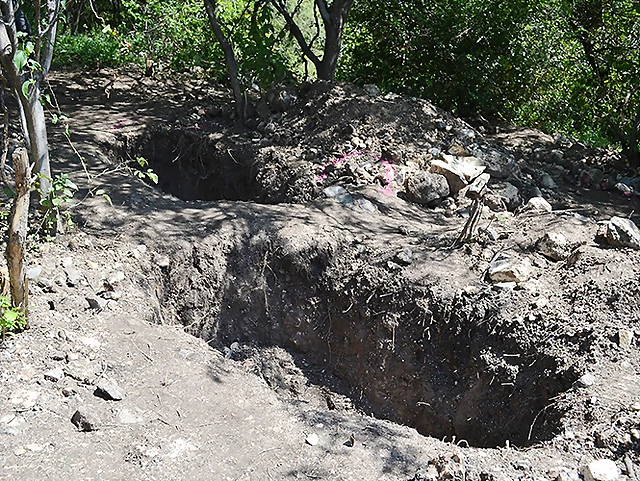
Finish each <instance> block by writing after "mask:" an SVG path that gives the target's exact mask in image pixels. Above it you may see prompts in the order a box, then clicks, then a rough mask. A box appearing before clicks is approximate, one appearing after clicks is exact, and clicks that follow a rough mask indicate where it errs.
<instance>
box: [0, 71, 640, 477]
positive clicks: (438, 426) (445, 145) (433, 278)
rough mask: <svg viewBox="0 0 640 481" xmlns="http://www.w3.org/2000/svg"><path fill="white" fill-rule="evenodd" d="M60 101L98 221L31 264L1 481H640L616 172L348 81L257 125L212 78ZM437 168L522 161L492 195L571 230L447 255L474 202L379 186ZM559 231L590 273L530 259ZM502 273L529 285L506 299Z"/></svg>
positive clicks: (524, 135) (506, 235)
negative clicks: (589, 477) (532, 206)
mask: <svg viewBox="0 0 640 481" xmlns="http://www.w3.org/2000/svg"><path fill="white" fill-rule="evenodd" d="M51 82H52V85H53V87H54V90H55V91H56V94H57V97H58V100H59V102H60V104H61V107H62V109H63V111H64V112H65V113H66V114H67V115H68V116H69V117H70V118H71V132H72V140H73V144H74V147H75V148H76V149H77V150H78V151H79V152H80V153H81V155H82V156H83V159H84V160H82V161H81V159H80V158H79V157H78V156H77V155H75V154H74V152H73V150H72V148H71V147H70V146H69V144H68V143H67V142H66V141H65V139H64V137H63V135H62V132H61V131H60V129H59V127H55V126H52V128H51V137H52V138H51V139H50V141H51V142H50V143H51V147H52V149H53V158H54V168H55V169H56V170H57V171H64V172H67V173H68V174H69V175H70V177H71V178H72V180H73V181H74V182H76V183H77V184H78V185H79V186H80V192H79V193H78V194H77V196H76V197H77V198H78V199H81V201H80V202H78V203H76V204H74V205H72V206H70V212H71V215H72V218H73V219H74V222H75V224H76V227H75V228H74V229H72V230H70V231H69V232H68V233H67V234H61V235H59V236H58V237H57V239H56V240H55V241H54V242H50V243H39V244H38V245H37V246H36V248H35V249H34V250H33V252H32V253H31V255H30V258H29V263H30V265H31V266H40V267H41V268H42V271H41V273H39V274H38V275H35V274H34V277H35V278H34V280H33V281H32V283H31V287H30V290H31V292H30V299H31V302H32V303H33V308H32V328H31V329H29V330H28V331H25V332H23V333H21V334H19V335H17V336H15V337H12V338H9V339H8V340H7V341H6V342H5V343H4V344H3V345H2V347H1V348H0V365H1V368H0V384H1V386H2V392H3V393H4V394H3V395H2V402H1V403H0V449H1V450H2V452H3V453H6V454H5V455H4V456H3V461H2V463H0V479H5V478H6V479H25V480H27V479H68V478H69V477H72V476H73V477H74V478H78V479H125V478H127V479H160V480H163V479H167V480H168V479H224V480H227V479H228V480H236V479H246V480H250V479H331V480H333V479H336V480H342V479H344V480H347V479H367V480H369V479H371V480H374V479H375V480H377V479H389V480H413V479H415V480H422V479H425V480H426V479H460V480H462V479H468V480H489V479H494V480H503V479H504V480H507V479H549V480H551V479H556V478H557V477H558V475H559V474H560V473H567V476H572V475H576V476H577V472H578V471H579V470H580V469H581V468H582V467H583V466H584V465H586V464H588V462H590V461H591V460H593V459H599V458H608V459H612V460H614V461H616V462H617V463H618V466H619V468H620V470H621V472H622V473H623V475H622V479H625V477H626V478H627V479H632V480H634V479H635V470H634V467H635V469H638V468H637V467H636V466H637V463H639V462H640V460H639V459H638V448H639V446H640V444H639V443H640V431H639V430H640V426H639V424H640V395H638V392H640V391H639V390H638V384H639V382H640V377H639V376H638V368H639V366H640V358H639V356H638V348H637V344H636V340H635V339H633V341H632V343H631V346H629V347H627V346H626V345H624V343H623V342H621V339H620V338H621V336H623V335H624V333H627V334H628V333H634V334H635V338H637V337H638V335H640V326H639V325H638V321H639V320H640V301H639V299H640V297H639V294H640V293H639V290H640V284H639V282H638V276H639V268H638V265H639V261H640V254H639V253H638V251H635V250H632V249H626V248H608V247H605V246H602V245H599V244H596V243H595V240H594V239H595V234H596V231H597V229H598V226H599V222H601V221H603V220H608V219H609V218H610V217H611V216H612V215H619V216H622V217H631V218H632V219H635V218H636V217H634V215H635V213H636V212H638V211H640V209H638V207H640V205H639V202H638V198H637V197H636V196H634V195H630V196H625V195H623V194H622V193H620V192H618V191H617V190H615V189H611V188H610V187H608V186H607V183H612V182H613V180H612V179H617V178H618V177H622V176H624V175H627V176H628V177H633V175H632V173H628V172H625V171H624V170H622V169H623V166H622V165H620V162H619V159H617V158H616V155H615V154H614V153H611V152H605V151H599V150H595V149H589V148H587V147H585V146H582V145H580V144H577V143H575V142H571V141H569V140H567V139H561V138H552V137H549V136H546V135H544V134H542V133H539V132H536V131H533V130H527V129H515V128H512V127H508V126H499V127H497V128H496V127H495V126H491V125H488V124H486V122H479V123H474V125H475V126H476V127H475V128H473V127H472V126H471V125H469V124H467V123H465V122H463V121H461V120H459V119H455V118H453V117H451V116H450V115H448V114H447V113H445V112H442V111H439V110H438V109H437V108H435V107H433V106H432V105H430V104H429V103H428V102H426V101H423V100H420V99H410V98H403V97H400V96H395V95H391V94H388V95H376V94H373V95H372V94H368V93H366V92H365V91H363V90H360V89H358V88H357V87H354V86H351V85H346V84H335V85H330V84H325V83H316V84H312V85H305V86H302V87H301V88H300V89H299V90H297V91H293V90H289V91H277V92H272V93H271V94H270V96H269V97H270V98H271V100H272V102H271V106H270V107H271V111H269V110H265V106H266V104H265V102H262V104H260V103H258V102H257V104H258V108H257V112H260V114H261V116H260V115H258V114H257V113H256V114H255V115H254V116H253V117H251V119H250V120H249V122H248V123H247V125H246V126H239V125H238V124H237V123H236V122H234V121H233V119H232V109H231V108H230V105H229V104H228V100H227V99H228V98H229V96H228V93H227V92H225V91H224V89H221V88H220V87H219V86H213V85H209V84H207V83H206V82H204V81H201V80H193V79H180V80H175V83H171V82H167V81H164V82H163V81H156V80H152V79H139V78H135V75H134V74H131V75H129V74H122V75H121V76H115V73H114V72H110V71H100V72H95V73H93V74H91V75H86V74H78V73H57V74H55V75H53V76H52V80H51ZM287 96H294V97H295V101H293V102H291V105H288V104H287V105H283V103H282V102H283V101H282V98H287ZM274 98H276V99H280V102H278V101H274V100H273V99H274ZM433 149H439V150H442V151H445V152H446V151H448V152H463V151H464V152H467V153H470V154H474V155H477V156H480V155H483V156H492V157H491V158H499V159H501V161H502V164H500V165H498V166H497V167H495V168H494V166H491V169H492V181H491V184H490V186H491V188H492V189H493V191H494V192H495V193H496V195H497V193H499V192H500V189H501V188H503V187H504V183H505V182H506V181H508V182H510V183H512V184H513V185H515V186H516V187H517V188H518V190H519V194H520V196H521V197H522V198H521V199H520V201H526V200H527V199H528V198H529V197H531V196H533V195H536V192H537V193H541V194H542V195H543V196H544V197H545V198H546V199H547V200H548V201H549V202H550V203H551V204H552V205H553V207H554V212H552V213H540V212H528V211H520V210H516V212H515V213H514V212H510V211H501V212H493V211H490V210H489V209H485V211H484V213H483V216H482V218H481V221H480V230H479V233H478V235H477V237H476V239H475V240H474V242H472V243H468V244H465V245H464V246H462V247H459V248H455V249H454V248H452V245H453V244H454V242H455V240H456V238H457V236H458V234H459V233H460V231H461V230H462V228H463V226H464V224H465V222H466V218H467V217H468V215H469V204H470V203H471V201H470V200H467V199H465V198H464V197H460V198H457V199H456V200H450V201H446V202H443V203H442V204H440V205H437V206H433V207H426V206H421V205H417V204H414V203H411V202H408V201H407V200H406V199H405V198H404V193H403V190H402V185H401V182H395V183H394V182H390V181H389V179H388V178H387V177H386V175H387V174H388V172H389V169H390V167H389V166H390V165H392V166H394V167H393V169H392V170H393V171H394V173H395V174H396V175H397V176H398V177H397V178H400V177H401V176H403V175H407V174H406V172H408V171H410V170H411V169H414V170H415V169H420V168H423V167H425V166H426V165H428V163H429V161H430V160H431V159H432V157H433V156H435V155H437V154H436V152H435V151H434V150H433ZM140 156H142V157H144V158H145V159H147V160H148V161H149V167H150V168H152V169H153V171H154V172H155V173H156V174H157V175H158V177H159V183H158V185H157V186H156V185H153V184H152V183H151V182H148V183H145V182H144V181H143V180H141V179H139V178H138V177H137V176H136V175H134V173H133V171H134V170H135V169H136V168H137V167H136V166H137V163H136V162H135V159H136V158H138V157H140ZM505 165H506V167H505ZM145 169H146V167H145ZM87 174H88V175H89V176H90V177H89V178H88V177H87ZM543 174H547V175H548V176H551V177H552V179H553V181H554V182H555V184H557V187H554V188H547V189H545V188H542V191H541V190H540V189H541V187H540V186H541V185H542V183H541V181H540V179H541V178H542V176H543ZM329 186H341V187H342V188H343V189H345V190H346V191H347V192H348V194H346V195H345V194H341V195H340V196H328V195H327V191H324V189H325V188H326V187H329ZM596 187H597V188H596ZM536 189H537V191H536ZM98 190H103V191H104V192H106V193H107V194H108V195H109V197H110V200H111V203H109V202H107V201H106V200H105V199H104V198H103V197H101V196H99V195H95V193H96V192H97V191H98ZM512 210H513V209H512ZM547 232H559V233H562V234H564V235H565V236H566V237H567V238H568V239H569V240H570V241H571V242H572V244H573V247H574V248H573V255H572V256H571V259H570V260H568V261H561V262H553V261H550V260H549V259H547V258H546V257H544V256H542V255H541V254H540V253H539V252H538V251H537V249H536V242H537V241H538V239H539V238H540V237H542V235H543V234H545V233H547ZM499 254H500V255H510V256H513V257H516V258H525V257H526V258H529V259H530V260H531V262H532V264H533V266H534V273H533V275H532V277H531V278H530V279H529V280H527V281H526V282H522V283H520V284H518V285H517V286H515V288H514V286H504V285H495V284H493V283H491V282H490V281H489V279H488V278H487V269H488V266H489V264H490V262H491V261H492V260H493V259H494V258H495V256H496V255H499ZM92 295H94V296H95V295H98V296H99V299H101V300H103V301H104V302H105V305H104V307H103V308H102V309H92V308H90V306H89V303H88V301H87V299H86V296H92ZM55 369H59V370H61V371H62V375H61V376H59V379H58V380H57V381H52V380H51V379H52V376H51V373H50V372H49V371H51V370H55ZM45 373H47V374H46V376H45ZM585 374H591V375H593V383H591V382H584V379H585V378H584V377H583V376H584V375H585ZM54 377H55V376H54ZM104 379H109V380H112V381H115V382H116V383H117V384H118V385H119V387H120V388H121V389H122V391H124V399H122V400H120V401H112V400H106V399H104V395H103V394H101V393H100V392H99V390H97V389H96V385H98V384H99V383H100V381H101V380H104ZM96 394H101V396H102V397H100V396H97V395H96ZM80 406H81V407H83V408H85V409H88V410H90V411H91V412H93V413H94V414H95V415H96V416H97V417H98V418H99V422H98V429H97V430H95V431H91V432H80V431H78V429H76V427H75V426H74V425H73V424H72V423H71V417H72V415H73V414H74V412H75V411H76V409H77V408H78V407H80ZM311 433H315V434H317V435H318V438H319V441H318V443H317V444H316V445H313V446H312V445H310V444H308V443H306V442H305V439H307V436H308V435H309V434H311ZM434 470H435V471H434ZM434 472H435V473H436V474H435V477H433V476H434V475H433V473H434ZM564 479H571V478H570V477H569V478H564Z"/></svg>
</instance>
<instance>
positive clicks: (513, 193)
mask: <svg viewBox="0 0 640 481" xmlns="http://www.w3.org/2000/svg"><path fill="white" fill-rule="evenodd" d="M496 192H498V194H499V195H500V198H501V199H502V201H503V202H504V204H505V205H506V207H507V210H509V211H511V212H513V211H515V210H516V209H517V208H518V207H519V206H520V204H522V198H521V197H520V191H519V190H518V188H517V187H516V186H515V185H513V184H512V183H510V182H505V183H504V184H503V186H502V188H499V187H498V188H497V190H496ZM492 210H493V209H492Z"/></svg>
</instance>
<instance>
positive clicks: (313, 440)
mask: <svg viewBox="0 0 640 481" xmlns="http://www.w3.org/2000/svg"><path fill="white" fill-rule="evenodd" d="M305 442H306V443H307V444H308V445H310V446H315V445H316V444H318V443H319V442H320V438H319V437H318V435H317V434H316V433H311V434H309V436H307V439H305Z"/></svg>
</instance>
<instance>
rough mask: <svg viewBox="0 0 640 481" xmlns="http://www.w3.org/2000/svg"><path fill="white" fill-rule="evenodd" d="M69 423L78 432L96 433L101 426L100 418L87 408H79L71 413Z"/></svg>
mask: <svg viewBox="0 0 640 481" xmlns="http://www.w3.org/2000/svg"><path fill="white" fill-rule="evenodd" d="M71 422H72V423H73V425H74V426H75V427H77V428H78V430H79V431H84V432H91V431H97V430H98V429H99V427H100V424H101V420H100V417H99V416H98V415H97V414H96V413H95V412H94V411H93V410H92V409H91V408H90V407H89V406H79V407H78V409H77V410H76V412H75V413H73V416H72V417H71Z"/></svg>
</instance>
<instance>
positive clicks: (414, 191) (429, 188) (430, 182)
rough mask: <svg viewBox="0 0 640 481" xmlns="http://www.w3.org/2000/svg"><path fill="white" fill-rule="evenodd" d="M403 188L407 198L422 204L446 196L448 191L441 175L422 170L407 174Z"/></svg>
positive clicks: (447, 186)
mask: <svg viewBox="0 0 640 481" xmlns="http://www.w3.org/2000/svg"><path fill="white" fill-rule="evenodd" d="M404 188H405V194H406V196H407V199H408V200H410V201H411V202H415V203H416V204H422V205H425V204H430V203H431V202H433V201H436V200H438V199H442V198H444V197H447V196H448V195H449V193H450V189H449V184H448V183H447V179H446V178H445V177H444V176H443V175H440V174H432V173H429V172H423V171H420V172H414V173H410V174H408V175H407V178H406V179H405V182H404Z"/></svg>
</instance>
